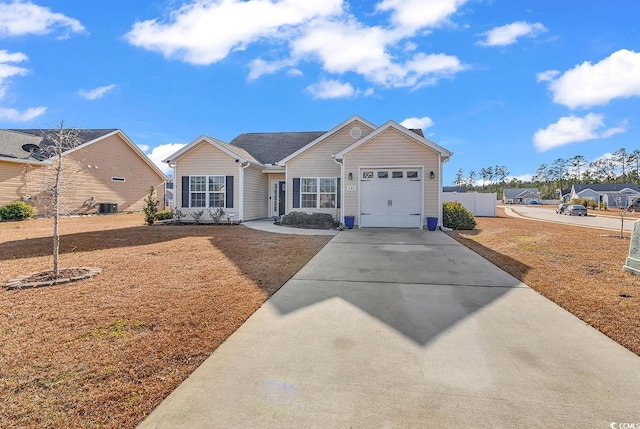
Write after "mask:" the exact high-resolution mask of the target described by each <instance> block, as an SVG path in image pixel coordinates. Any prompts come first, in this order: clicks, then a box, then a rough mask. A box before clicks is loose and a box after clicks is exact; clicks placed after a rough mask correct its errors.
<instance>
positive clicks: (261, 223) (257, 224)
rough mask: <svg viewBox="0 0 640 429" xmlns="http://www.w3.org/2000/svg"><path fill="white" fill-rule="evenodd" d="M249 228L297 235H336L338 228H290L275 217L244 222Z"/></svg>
mask: <svg viewBox="0 0 640 429" xmlns="http://www.w3.org/2000/svg"><path fill="white" fill-rule="evenodd" d="M242 224H243V225H244V226H246V227H247V228H251V229H258V230H260V231H267V232H275V233H278V234H296V235H336V234H338V232H339V231H338V230H336V229H304V228H289V227H286V226H280V225H276V224H275V223H273V219H271V218H269V219H259V220H250V221H247V222H243V223H242Z"/></svg>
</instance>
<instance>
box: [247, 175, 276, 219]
mask: <svg viewBox="0 0 640 429" xmlns="http://www.w3.org/2000/svg"><path fill="white" fill-rule="evenodd" d="M268 206H269V181H268V175H267V174H263V173H262V168H258V167H254V166H251V167H248V168H245V169H244V216H243V217H244V219H242V220H254V219H264V218H266V217H268V216H269V214H268V211H267V210H268Z"/></svg>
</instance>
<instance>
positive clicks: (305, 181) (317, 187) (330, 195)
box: [300, 177, 338, 209]
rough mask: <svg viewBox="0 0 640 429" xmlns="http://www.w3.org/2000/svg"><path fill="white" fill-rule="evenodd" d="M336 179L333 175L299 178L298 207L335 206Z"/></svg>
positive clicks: (325, 207) (327, 207) (326, 207)
mask: <svg viewBox="0 0 640 429" xmlns="http://www.w3.org/2000/svg"><path fill="white" fill-rule="evenodd" d="M337 189H338V185H337V180H336V178H335V177H321V178H316V177H302V178H300V203H301V204H300V207H301V208H308V209H317V208H323V209H329V208H335V207H336V201H337Z"/></svg>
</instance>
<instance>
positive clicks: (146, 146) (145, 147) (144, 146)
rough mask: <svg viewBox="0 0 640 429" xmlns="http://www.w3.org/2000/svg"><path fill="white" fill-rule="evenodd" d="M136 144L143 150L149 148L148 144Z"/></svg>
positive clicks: (145, 150)
mask: <svg viewBox="0 0 640 429" xmlns="http://www.w3.org/2000/svg"><path fill="white" fill-rule="evenodd" d="M137 146H138V148H139V149H140V150H141V151H143V152H148V151H149V149H151V148H150V147H149V145H148V144H139V145H137Z"/></svg>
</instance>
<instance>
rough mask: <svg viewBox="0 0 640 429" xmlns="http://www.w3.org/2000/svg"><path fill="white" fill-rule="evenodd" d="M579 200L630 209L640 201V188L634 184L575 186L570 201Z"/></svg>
mask: <svg viewBox="0 0 640 429" xmlns="http://www.w3.org/2000/svg"><path fill="white" fill-rule="evenodd" d="M579 198H586V199H588V200H593V201H599V202H604V203H606V204H607V206H608V207H628V206H629V205H631V204H632V203H633V202H634V201H636V200H639V199H640V188H638V186H637V185H635V184H633V183H592V184H585V185H582V184H578V185H573V186H572V188H571V196H570V199H572V200H573V199H579Z"/></svg>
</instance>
